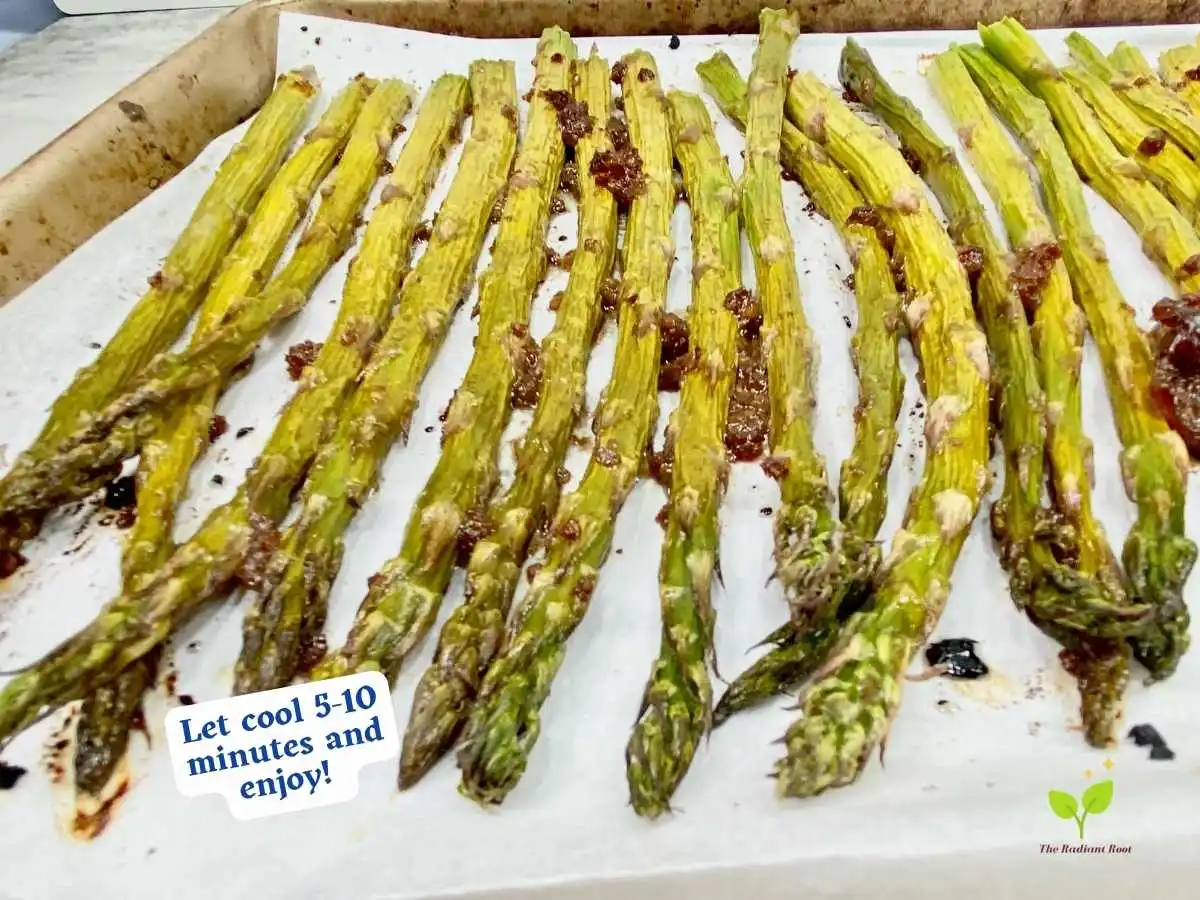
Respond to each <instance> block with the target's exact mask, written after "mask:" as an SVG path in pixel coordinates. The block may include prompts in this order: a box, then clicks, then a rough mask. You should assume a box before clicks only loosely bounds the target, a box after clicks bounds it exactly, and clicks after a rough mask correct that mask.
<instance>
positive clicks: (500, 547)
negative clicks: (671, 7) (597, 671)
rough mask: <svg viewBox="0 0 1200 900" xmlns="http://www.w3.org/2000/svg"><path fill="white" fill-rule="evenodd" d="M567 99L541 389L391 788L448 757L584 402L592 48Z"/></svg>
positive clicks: (598, 277)
mask: <svg viewBox="0 0 1200 900" xmlns="http://www.w3.org/2000/svg"><path fill="white" fill-rule="evenodd" d="M575 77H576V82H575V86H574V97H575V101H576V102H577V103H583V104H584V105H585V106H586V107H587V110H588V113H589V115H590V116H591V119H592V128H591V131H590V133H589V134H588V135H586V136H585V137H583V138H581V139H580V140H579V142H578V143H577V144H576V147H575V161H576V166H577V167H578V170H579V235H578V240H577V242H576V249H575V259H574V262H573V263H572V264H571V277H570V281H569V282H568V283H567V289H566V292H565V293H564V294H563V297H562V301H561V303H560V305H559V308H558V315H557V317H556V319H555V325H554V329H553V330H552V331H551V333H550V334H549V335H548V336H547V337H546V339H545V340H544V341H543V342H542V351H541V362H542V383H541V393H540V396H539V397H538V403H537V408H536V409H535V411H534V415H533V424H532V425H530V427H529V431H528V432H527V433H526V435H525V437H524V438H523V439H522V442H521V445H520V448H519V450H518V451H517V459H516V473H515V474H514V476H513V481H512V485H511V486H510V487H509V489H508V490H507V491H505V493H504V494H503V496H501V497H499V498H498V499H496V500H495V501H494V502H493V503H492V505H491V507H490V508H489V509H488V512H487V519H488V521H489V522H494V523H496V526H497V527H496V530H495V531H494V532H493V533H492V534H490V535H488V536H487V537H484V538H482V539H481V540H480V541H479V543H477V544H476V545H475V549H474V551H473V552H472V553H471V558H470V563H469V565H468V566H467V588H466V597H467V599H466V601H465V602H464V603H463V604H462V605H461V606H459V607H458V608H457V609H455V610H454V612H453V613H451V615H450V618H449V619H448V620H447V621H446V624H445V625H444V626H442V631H441V635H440V636H439V637H438V645H437V650H436V651H435V652H434V657H433V662H432V663H431V664H430V666H429V668H428V669H426V670H425V672H424V674H423V675H422V676H421V680H420V682H419V683H418V684H417V690H416V695H415V696H414V698H413V704H412V714H411V716H410V717H409V723H408V729H407V731H406V732H405V734H404V748H403V750H402V751H401V755H400V786H401V787H409V786H411V785H413V784H415V783H416V782H417V781H418V780H419V779H420V778H421V777H422V776H423V775H424V774H425V773H426V772H427V771H428V770H429V768H430V767H431V766H432V765H433V764H434V763H435V762H437V760H438V759H440V758H441V757H442V755H443V754H444V753H445V752H446V751H447V750H448V749H449V747H450V746H451V744H452V742H453V741H454V739H455V737H457V735H458V733H459V731H460V729H461V727H462V725H463V723H464V722H465V721H466V717H467V712H468V710H469V708H470V705H471V703H473V702H474V700H475V698H476V697H477V696H478V693H479V685H480V682H481V681H482V679H483V674H484V672H485V671H486V670H487V667H488V665H490V663H491V661H492V659H493V658H494V657H495V655H496V653H497V652H498V651H499V648H500V643H501V640H502V638H503V634H504V623H505V621H506V620H507V618H508V613H509V609H510V608H511V605H512V598H513V594H514V593H515V591H516V587H517V582H518V580H519V578H520V574H521V565H522V563H523V562H524V560H525V557H526V554H527V553H528V551H529V546H530V542H531V539H532V536H533V533H534V531H535V529H536V528H537V527H538V526H539V525H540V524H541V523H544V522H546V521H548V520H549V519H550V518H551V517H552V516H553V511H554V506H555V503H556V502H557V500H558V494H559V484H558V481H557V478H556V475H555V473H556V471H557V469H558V467H559V466H560V465H561V463H562V459H563V457H564V455H565V454H566V450H567V446H568V444H569V442H570V437H571V429H572V428H573V427H574V424H575V422H576V420H577V419H578V417H579V414H580V410H581V409H582V406H583V402H584V387H585V384H584V377H585V374H586V368H587V358H588V350H589V348H590V347H591V342H592V339H593V337H594V335H595V333H596V329H597V327H598V326H599V324H600V321H601V318H602V316H603V310H602V308H601V305H600V303H599V302H598V294H599V290H600V285H601V282H602V281H603V280H604V278H605V277H607V275H608V273H609V272H610V271H612V266H613V259H614V256H615V252H616V242H617V202H616V198H614V197H613V195H612V194H610V193H609V192H608V191H606V190H605V189H604V188H602V187H600V186H599V185H597V184H596V179H595V176H593V175H592V174H591V164H592V160H593V159H594V158H595V157H596V155H597V154H598V153H600V152H601V151H603V150H605V149H606V148H607V147H608V146H609V144H610V140H609V135H608V130H607V125H606V124H605V123H607V121H608V119H609V116H610V115H611V114H612V110H613V105H612V91H611V86H610V84H609V68H608V63H607V62H605V61H604V60H603V59H601V58H600V56H599V55H598V54H597V53H596V52H595V51H594V50H593V52H592V54H591V56H590V57H589V58H588V59H587V60H586V61H583V62H579V63H577V64H576V66H575Z"/></svg>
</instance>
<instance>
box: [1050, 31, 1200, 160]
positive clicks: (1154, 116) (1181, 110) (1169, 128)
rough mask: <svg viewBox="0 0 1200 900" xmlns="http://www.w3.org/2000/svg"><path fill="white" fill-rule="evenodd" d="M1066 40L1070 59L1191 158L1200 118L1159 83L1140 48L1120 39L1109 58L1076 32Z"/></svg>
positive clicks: (1199, 145) (1199, 142) (1198, 142)
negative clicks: (1101, 82)
mask: <svg viewBox="0 0 1200 900" xmlns="http://www.w3.org/2000/svg"><path fill="white" fill-rule="evenodd" d="M1066 43H1067V49H1068V50H1070V51H1071V58H1072V59H1074V60H1075V62H1076V63H1078V64H1079V65H1080V66H1082V67H1083V68H1085V69H1087V70H1088V71H1089V72H1091V73H1092V74H1093V75H1095V76H1096V77H1097V78H1099V79H1100V80H1101V81H1103V82H1105V83H1106V84H1107V85H1109V87H1111V88H1112V89H1113V90H1114V91H1115V92H1116V94H1117V97H1119V98H1120V99H1121V101H1122V102H1123V103H1125V104H1126V105H1128V106H1129V108H1130V109H1132V110H1133V111H1134V112H1135V113H1137V114H1138V115H1139V116H1141V117H1142V119H1143V120H1144V121H1145V122H1146V123H1147V124H1148V125H1150V126H1151V127H1153V128H1157V129H1158V130H1159V131H1161V132H1162V133H1163V134H1165V135H1167V136H1168V137H1170V138H1171V140H1173V141H1175V142H1176V143H1177V144H1178V145H1179V146H1180V147H1182V148H1183V149H1184V150H1186V151H1187V152H1188V153H1190V154H1191V155H1192V156H1193V157H1195V156H1197V155H1200V117H1197V116H1196V115H1195V114H1194V113H1193V112H1192V111H1191V110H1190V109H1189V108H1188V105H1187V104H1186V103H1184V102H1183V100H1181V99H1180V98H1179V95H1178V94H1175V93H1172V92H1171V91H1170V90H1168V89H1167V88H1165V87H1164V86H1163V84H1162V82H1160V81H1159V80H1158V78H1157V77H1155V75H1154V72H1153V71H1152V70H1151V69H1150V64H1149V63H1147V62H1146V58H1145V57H1144V56H1142V52H1141V51H1140V50H1138V49H1137V48H1136V47H1131V46H1130V45H1129V44H1126V43H1125V42H1124V41H1122V42H1121V43H1119V44H1117V46H1116V48H1115V49H1114V50H1113V52H1112V56H1111V58H1110V59H1105V57H1104V54H1103V53H1101V52H1100V49H1099V48H1098V47H1097V46H1096V45H1095V44H1093V43H1092V42H1091V41H1089V40H1088V39H1087V38H1086V37H1084V36H1083V35H1082V34H1080V33H1079V32H1078V31H1073V32H1071V33H1070V34H1069V35H1068V36H1067V41H1066ZM1128 155H1132V154H1128Z"/></svg>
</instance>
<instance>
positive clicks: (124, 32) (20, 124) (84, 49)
mask: <svg viewBox="0 0 1200 900" xmlns="http://www.w3.org/2000/svg"><path fill="white" fill-rule="evenodd" d="M226 12H228V10H227V9H190V10H176V11H171V12H146V13H123V14H117V15H97V16H76V17H69V18H65V19H61V20H59V21H58V22H55V23H54V24H53V25H50V26H49V27H48V28H46V29H44V30H42V31H40V32H38V33H37V34H34V35H32V36H30V37H27V38H25V39H23V40H21V41H19V42H17V43H16V44H14V45H12V46H11V47H9V48H8V49H7V50H6V51H5V52H3V53H0V122H3V123H4V127H3V128H2V129H0V174H4V173H6V172H9V171H10V170H12V169H13V168H15V167H16V166H17V165H19V164H20V163H21V162H22V161H24V160H25V159H27V158H28V157H29V156H31V155H32V154H33V153H35V152H37V151H38V150H39V149H40V148H42V147H43V146H45V145H46V144H48V143H49V142H50V141H52V140H53V139H54V138H55V137H56V136H57V135H59V134H61V133H62V132H63V131H66V130H67V129H68V128H70V127H71V126H72V125H73V124H75V122H77V121H78V120H79V119H81V118H82V117H83V116H85V115H87V114H88V113H89V112H91V111H92V110H93V109H95V108H96V106H98V105H99V104H100V103H103V102H104V101H105V100H107V99H108V98H109V97H111V96H112V95H113V94H115V93H116V92H117V91H118V90H120V89H121V88H122V87H124V86H125V85H126V84H128V83H129V82H130V81H133V80H134V79H135V78H137V77H138V76H139V75H141V74H142V73H143V72H145V71H146V70H147V69H150V68H151V67H152V66H154V65H155V63H157V62H158V61H159V60H161V59H163V58H164V57H166V56H168V55H170V54H171V53H173V52H174V51H175V50H177V49H179V48H180V47H182V46H183V45H184V44H186V43H187V42H188V41H190V40H191V39H192V38H194V37H195V36H196V35H198V34H200V32H202V31H203V30H204V29H205V28H207V27H208V26H209V25H211V24H212V23H213V22H215V21H216V20H217V19H219V18H220V17H221V16H223V15H224V14H225V13H226Z"/></svg>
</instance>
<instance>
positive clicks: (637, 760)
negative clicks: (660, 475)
mask: <svg viewBox="0 0 1200 900" xmlns="http://www.w3.org/2000/svg"><path fill="white" fill-rule="evenodd" d="M766 27H769V28H770V29H771V31H772V32H773V31H774V30H775V29H776V28H777V26H776V25H774V24H772V25H770V26H766ZM766 27H765V28H764V34H765V33H766ZM784 40H785V41H788V40H789V39H788V38H786V37H785V38H784ZM785 52H786V50H785ZM667 102H668V112H669V116H670V123H671V138H672V141H673V143H674V145H675V156H676V158H677V159H678V160H679V165H680V168H681V169H682V170H683V182H684V187H685V189H686V191H687V196H688V200H689V203H690V204H691V208H692V248H693V249H692V254H693V257H694V259H695V260H696V263H695V266H694V269H693V271H694V272H695V273H697V274H695V275H694V276H693V280H692V309H691V313H690V315H689V327H690V341H691V347H692V348H693V352H694V353H695V355H696V356H695V358H696V359H697V360H698V361H699V362H698V365H697V366H696V367H695V368H693V369H692V370H691V371H690V372H688V373H687V374H686V375H685V376H684V379H683V384H682V386H681V394H680V401H679V410H678V412H676V413H675V415H674V417H673V418H672V422H671V425H670V430H671V431H672V433H673V436H674V446H673V453H674V465H673V468H672V478H671V486H670V498H669V502H668V506H667V509H668V516H667V524H666V532H667V535H666V540H665V542H664V543H663V550H662V561H661V564H660V566H659V597H660V600H661V603H662V616H663V627H662V647H661V649H660V650H659V654H658V659H657V660H656V661H655V663H654V668H653V670H652V672H651V675H650V682H649V684H647V686H646V693H645V696H644V697H643V699H642V709H641V712H640V714H639V717H638V721H637V723H636V725H635V726H634V729H633V734H632V735H630V738H629V744H628V746H627V747H626V751H625V759H626V776H627V778H628V781H629V796H630V800H631V802H632V804H633V808H634V811H636V812H637V813H638V815H642V816H646V817H647V818H651V819H653V818H657V817H658V816H659V815H660V814H662V813H663V812H666V811H667V810H668V809H669V808H670V802H671V795H672V794H673V793H674V792H675V789H676V787H678V785H679V783H680V782H681V781H682V780H683V777H684V776H685V775H686V774H687V771H688V768H689V766H690V765H691V761H692V758H693V756H694V755H695V752H696V747H697V744H699V742H700V739H701V738H702V737H703V736H704V735H706V734H707V733H708V731H709V728H710V727H711V720H712V685H711V682H710V680H709V674H708V670H709V668H710V667H711V666H713V643H712V635H713V626H714V624H715V619H716V616H715V613H714V611H713V606H712V574H713V570H714V568H715V566H716V559H717V553H718V544H719V534H718V522H717V511H718V508H719V507H720V504H721V495H722V493H723V491H724V486H725V483H726V481H727V480H728V475H729V463H728V461H727V459H726V456H725V445H724V437H725V420H726V412H727V409H728V406H729V395H730V392H731V390H732V388H733V379H734V372H735V370H736V368H737V343H738V324H737V320H736V319H735V318H734V316H733V314H732V312H730V311H729V310H728V309H727V308H726V298H727V297H729V296H730V295H732V294H734V293H735V292H736V291H738V290H739V289H740V288H741V286H742V285H741V260H740V255H741V235H740V231H739V228H738V203H737V192H736V190H735V188H734V183H733V176H731V175H730V174H729V167H728V165H727V164H726V163H725V161H724V159H723V158H722V155H721V148H720V146H719V145H718V144H717V139H716V135H715V134H714V133H713V128H712V123H711V122H710V121H709V118H708V112H707V111H706V110H705V108H704V101H703V100H701V99H700V98H699V97H697V96H696V95H694V94H684V93H681V92H679V91H672V92H671V93H670V94H669V95H668V98H667Z"/></svg>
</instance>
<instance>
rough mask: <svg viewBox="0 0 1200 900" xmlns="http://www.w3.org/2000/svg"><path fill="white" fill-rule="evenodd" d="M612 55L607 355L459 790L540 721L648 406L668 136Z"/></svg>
mask: <svg viewBox="0 0 1200 900" xmlns="http://www.w3.org/2000/svg"><path fill="white" fill-rule="evenodd" d="M622 63H623V66H622V68H623V71H624V75H623V77H622V80H621V92H622V96H623V97H624V101H625V116H626V118H627V120H628V122H629V133H630V137H631V139H632V146H633V149H635V150H636V151H637V154H638V157H639V158H640V160H641V166H642V174H643V176H644V187H643V189H642V191H641V192H640V193H639V194H638V195H637V196H636V197H634V199H633V202H632V204H631V205H630V210H629V221H628V225H627V227H626V236H625V243H624V247H623V249H622V253H623V265H622V271H623V273H624V277H623V279H622V284H621V302H620V312H619V313H618V318H617V351H616V360H615V362H614V364H613V373H612V377H611V378H610V380H609V383H608V386H607V388H606V389H605V392H604V396H603V398H602V400H601V403H600V408H599V409H598V411H597V413H596V417H595V419H594V421H593V423H592V427H593V431H594V432H595V436H596V448H597V449H596V452H595V453H594V454H593V455H592V459H591V461H590V462H589V463H588V467H587V470H586V471H585V472H584V474H583V478H582V480H581V481H580V483H579V486H578V487H577V488H576V489H575V490H574V491H572V492H571V493H570V494H568V495H566V496H565V497H563V498H562V500H561V502H560V503H559V507H558V511H557V513H556V514H555V517H554V522H553V523H552V525H551V528H550V534H551V538H550V540H549V546H548V547H547V549H546V557H545V563H544V565H543V566H542V569H541V571H540V572H539V574H538V575H537V576H536V577H535V578H534V579H533V584H532V585H531V587H530V590H529V593H528V594H526V595H525V597H524V599H523V601H522V603H521V604H520V606H519V607H518V609H517V611H516V613H515V616H514V619H513V622H512V623H511V624H510V626H509V630H508V633H507V635H506V638H505V643H504V649H503V651H502V652H501V654H500V655H499V656H498V657H497V658H496V660H495V661H494V662H493V663H492V665H491V667H490V668H489V669H488V671H487V674H486V676H485V677H484V681H483V687H482V688H481V690H480V696H479V700H478V702H477V703H476V705H475V707H474V708H473V710H472V712H471V715H470V718H469V719H468V721H467V726H466V730H465V737H464V740H463V746H462V749H461V750H460V751H459V755H458V766H459V768H460V769H461V770H462V776H463V777H462V784H461V786H460V788H459V791H460V792H461V793H463V794H465V795H466V796H467V797H470V798H471V799H473V800H476V801H478V802H480V803H500V802H501V801H502V800H503V799H504V797H505V796H506V795H507V794H508V792H509V791H510V790H512V789H513V787H515V786H516V784H517V781H518V780H519V779H520V777H521V774H522V773H523V772H524V771H525V763H526V760H527V758H528V756H529V753H530V751H531V750H532V749H533V745H534V743H535V742H536V741H537V738H538V734H539V733H540V731H541V720H540V717H539V711H540V710H541V707H542V704H543V703H544V702H545V700H546V697H547V696H548V695H549V692H550V685H551V682H552V681H553V679H554V676H555V674H556V673H557V671H558V668H559V666H560V665H561V664H562V660H563V656H564V655H565V653H566V642H567V640H568V638H569V637H570V635H571V633H572V632H573V631H574V630H575V628H576V626H578V625H579V623H580V622H581V621H582V620H583V616H584V614H585V613H586V612H587V608H588V601H589V600H590V599H591V596H592V592H593V591H594V589H595V587H596V579H597V576H598V574H599V572H600V568H601V567H602V566H603V564H604V561H605V559H606V558H607V557H608V552H609V549H610V547H611V546H612V535H613V528H614V526H615V523H616V517H617V514H618V513H619V512H620V509H621V505H622V503H623V502H624V500H625V497H626V495H627V494H628V493H629V490H630V489H631V488H632V487H633V484H634V482H635V481H636V480H637V476H638V470H639V468H640V465H641V462H642V457H643V454H644V452H645V448H646V445H647V443H648V442H649V440H650V437H651V435H652V434H653V431H654V423H655V420H656V418H657V416H658V403H657V398H658V366H659V353H660V349H661V346H660V345H661V339H660V334H659V329H658V324H659V320H660V318H661V315H662V310H663V303H664V301H665V298H666V292H667V277H668V276H669V274H670V271H671V264H672V262H673V260H674V252H675V251H674V247H673V245H672V243H671V239H670V224H671V211H672V208H673V206H674V196H675V192H674V187H673V185H672V179H671V138H670V132H669V130H668V128H669V126H668V122H667V112H666V104H665V103H664V101H663V94H662V88H661V87H660V86H659V82H658V69H657V67H656V66H655V64H654V59H653V58H652V57H651V56H650V55H649V54H648V53H645V52H642V51H635V52H633V53H630V54H628V55H627V56H625V57H624V59H623V60H622Z"/></svg>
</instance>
